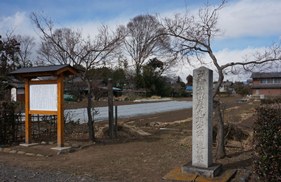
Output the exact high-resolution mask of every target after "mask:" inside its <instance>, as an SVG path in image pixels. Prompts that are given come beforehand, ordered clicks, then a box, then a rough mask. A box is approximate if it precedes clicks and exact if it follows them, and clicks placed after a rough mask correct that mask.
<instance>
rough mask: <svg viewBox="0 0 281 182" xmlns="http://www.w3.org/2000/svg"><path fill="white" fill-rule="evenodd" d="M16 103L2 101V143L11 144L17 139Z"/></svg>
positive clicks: (0, 112)
mask: <svg viewBox="0 0 281 182" xmlns="http://www.w3.org/2000/svg"><path fill="white" fill-rule="evenodd" d="M14 112H15V104H14V103H12V102H0V145H3V144H10V143H13V142H14V141H15V138H16V128H15V126H16V125H15V117H14Z"/></svg>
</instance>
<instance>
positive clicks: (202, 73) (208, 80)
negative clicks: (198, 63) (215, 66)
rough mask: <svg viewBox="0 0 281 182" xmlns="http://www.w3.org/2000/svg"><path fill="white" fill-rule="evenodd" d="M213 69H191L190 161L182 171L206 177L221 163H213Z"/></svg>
mask: <svg viewBox="0 0 281 182" xmlns="http://www.w3.org/2000/svg"><path fill="white" fill-rule="evenodd" d="M212 91H213V71H212V70H210V69H208V68H206V67H200V68H198V69H195V70H194V71H193V99H192V100H193V101H192V102H193V104H192V163H191V164H187V165H184V166H183V167H182V170H183V171H186V172H192V173H196V174H198V175H203V176H206V177H214V176H217V175H218V174H219V173H220V170H221V165H217V164H213V163H212V162H213V159H212V139H213V135H212V132H213V126H212V115H213V94H212Z"/></svg>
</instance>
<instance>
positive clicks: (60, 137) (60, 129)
mask: <svg viewBox="0 0 281 182" xmlns="http://www.w3.org/2000/svg"><path fill="white" fill-rule="evenodd" d="M57 84H58V85H57V88H58V89H57V92H58V110H57V111H58V114H57V142H58V147H63V146H64V117H63V116H64V111H63V91H64V85H63V75H60V76H59V78H58V83H57Z"/></svg>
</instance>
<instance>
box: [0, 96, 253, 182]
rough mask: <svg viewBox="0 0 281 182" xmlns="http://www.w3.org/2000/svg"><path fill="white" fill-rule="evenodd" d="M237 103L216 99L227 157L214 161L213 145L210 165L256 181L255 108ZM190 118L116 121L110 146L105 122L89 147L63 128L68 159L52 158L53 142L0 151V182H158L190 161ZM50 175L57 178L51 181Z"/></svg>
mask: <svg viewBox="0 0 281 182" xmlns="http://www.w3.org/2000/svg"><path fill="white" fill-rule="evenodd" d="M239 99H240V97H227V98H223V99H222V100H223V102H224V106H225V107H224V113H225V115H224V117H225V122H226V126H227V127H226V133H227V138H228V140H227V143H226V152H227V157H226V158H224V159H221V160H216V159H215V144H214V145H213V156H214V162H216V163H221V164H223V169H224V170H228V169H237V174H236V176H235V178H233V179H232V181H243V179H249V180H252V181H256V179H255V178H254V176H253V175H251V172H252V170H251V168H252V155H251V154H252V143H251V142H252V126H253V122H254V119H255V115H254V113H255V107H256V106H257V105H258V104H259V102H256V101H248V102H242V103H239V102H237V101H238V100H239ZM101 105H103V104H102V103H100V106H101ZM191 115H192V113H191V109H186V110H180V111H173V112H166V113H161V114H154V115H149V116H142V117H135V118H129V119H122V120H119V121H118V123H119V127H118V129H119V131H118V137H117V139H113V140H110V139H109V138H108V137H107V136H106V131H107V130H106V129H107V122H106V121H104V122H100V123H96V125H95V128H96V135H97V142H95V143H90V142H87V126H86V125H77V124H68V125H67V126H66V127H65V129H66V131H65V132H66V137H65V141H66V146H72V150H71V151H70V152H69V153H63V154H61V153H60V155H58V154H59V153H58V152H57V151H55V150H51V149H50V148H52V147H55V146H56V144H55V143H53V142H49V143H48V142H47V143H44V142H43V143H41V144H40V145H37V146H33V147H21V146H12V147H7V148H5V151H4V149H3V148H2V152H0V164H1V165H2V167H1V165H0V169H1V170H4V171H5V169H6V170H8V169H9V171H6V172H3V171H2V173H0V179H2V180H6V181H21V180H22V181H26V180H29V181H32V180H31V179H35V180H34V181H36V179H42V176H41V178H39V177H40V175H43V176H44V174H45V177H44V178H43V179H44V180H43V181H77V180H78V181H149V182H150V181H162V180H163V179H162V178H163V176H165V175H166V174H167V173H168V172H169V171H170V170H172V169H174V168H175V167H180V166H182V165H184V164H186V163H188V162H190V161H191V126H192V120H191ZM20 151H21V152H20ZM27 153H29V154H27ZM14 168H16V169H17V170H14ZM19 169H20V170H19ZM13 171H21V172H22V173H24V172H26V173H31V171H32V175H33V177H32V178H31V177H30V176H28V175H26V174H25V175H23V174H22V176H24V177H22V178H21V179H20V173H21V172H19V174H18V175H19V176H17V173H16V174H15V172H14V173H13ZM56 174H57V175H58V176H60V178H55V177H54V176H55V175H56ZM62 174H63V175H65V178H64V179H62V177H63V175H62ZM1 175H2V176H1ZM1 177H2V178H1ZM36 177H38V178H36Z"/></svg>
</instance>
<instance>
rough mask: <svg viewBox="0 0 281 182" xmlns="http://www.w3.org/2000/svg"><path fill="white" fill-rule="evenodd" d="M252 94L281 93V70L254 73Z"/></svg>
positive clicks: (270, 94) (268, 94)
mask: <svg viewBox="0 0 281 182" xmlns="http://www.w3.org/2000/svg"><path fill="white" fill-rule="evenodd" d="M251 78H252V79H253V82H252V86H251V89H252V94H253V95H259V96H261V95H264V96H279V95H281V72H270V73H265V72H264V73H262V72H254V73H252V76H251Z"/></svg>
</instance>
